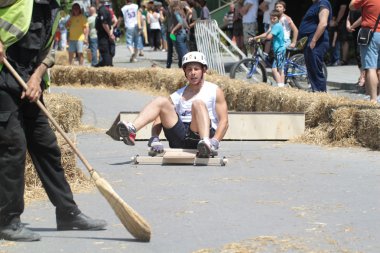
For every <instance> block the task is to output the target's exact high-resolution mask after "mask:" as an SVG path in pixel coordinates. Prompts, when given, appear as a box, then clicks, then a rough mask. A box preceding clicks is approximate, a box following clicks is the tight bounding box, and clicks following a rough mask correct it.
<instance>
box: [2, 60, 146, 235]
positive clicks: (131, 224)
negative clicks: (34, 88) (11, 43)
mask: <svg viewBox="0 0 380 253" xmlns="http://www.w3.org/2000/svg"><path fill="white" fill-rule="evenodd" d="M3 62H4V65H5V66H6V67H7V68H8V70H9V71H10V72H11V73H12V75H13V76H14V77H15V78H16V79H17V81H18V82H19V84H20V85H21V86H22V87H23V88H24V90H26V89H27V88H28V86H27V84H26V83H25V82H24V80H23V79H22V78H21V77H20V75H19V74H18V73H17V72H16V71H15V69H14V68H13V67H12V66H11V65H10V64H9V62H8V60H7V59H5V58H3ZM36 103H37V106H38V107H39V108H40V109H41V110H42V111H43V112H44V113H45V114H46V116H47V117H48V118H49V120H50V121H51V122H52V124H53V125H54V127H55V128H56V129H57V130H58V132H59V133H60V134H61V135H62V137H63V138H64V139H65V140H66V141H67V143H68V144H69V145H70V147H71V148H72V149H73V150H74V152H75V153H76V154H77V156H78V157H79V159H80V160H81V161H82V163H83V164H84V165H85V166H86V168H87V170H88V172H89V173H90V175H91V177H92V179H93V180H94V181H95V185H96V187H97V188H98V190H99V191H100V193H101V194H102V195H103V196H104V197H105V199H106V200H107V201H108V203H109V204H110V206H111V207H112V209H113V210H114V212H115V214H116V215H117V217H118V218H119V220H120V221H121V223H122V224H123V225H124V227H125V228H126V229H127V230H128V231H129V232H130V233H131V234H132V235H133V236H134V237H135V238H136V239H138V240H141V241H144V242H148V241H149V240H150V234H151V231H150V226H149V224H148V223H147V222H146V221H145V220H144V218H143V217H141V216H140V215H139V214H138V213H137V212H136V211H135V210H133V209H132V208H131V207H130V206H129V205H128V204H127V203H125V202H124V200H123V199H122V198H121V197H120V196H119V195H118V194H117V193H116V192H115V191H114V190H113V189H112V186H111V185H110V184H109V183H108V182H107V181H106V180H105V179H104V178H102V177H100V175H99V174H98V173H97V172H96V171H95V170H94V169H93V168H92V166H91V165H90V164H89V162H88V161H87V159H86V158H85V157H84V156H83V155H82V153H81V152H80V151H79V150H78V149H77V148H76V147H75V145H74V143H73V142H72V141H71V140H70V139H69V138H68V136H67V135H66V133H65V132H64V131H63V130H62V128H61V127H60V126H59V125H58V123H57V122H56V121H55V119H54V118H53V117H52V115H51V114H50V113H49V111H48V110H47V109H46V107H45V106H44V105H43V104H42V103H41V101H39V100H38V101H37V102H36Z"/></svg>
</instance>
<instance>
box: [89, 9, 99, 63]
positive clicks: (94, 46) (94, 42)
mask: <svg viewBox="0 0 380 253" xmlns="http://www.w3.org/2000/svg"><path fill="white" fill-rule="evenodd" d="M95 20H96V9H95V7H93V6H91V7H90V16H89V17H88V18H87V22H88V29H89V33H88V47H89V48H90V51H91V66H92V67H95V66H96V64H98V35H97V32H96V28H95Z"/></svg>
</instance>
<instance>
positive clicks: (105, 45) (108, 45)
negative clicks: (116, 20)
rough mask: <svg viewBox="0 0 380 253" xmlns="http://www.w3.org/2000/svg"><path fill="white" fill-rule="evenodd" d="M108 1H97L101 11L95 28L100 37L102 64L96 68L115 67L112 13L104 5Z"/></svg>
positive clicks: (99, 46)
mask: <svg viewBox="0 0 380 253" xmlns="http://www.w3.org/2000/svg"><path fill="white" fill-rule="evenodd" d="M105 2H107V1H106V0H97V3H98V6H99V9H98V15H97V17H96V20H95V28H96V31H97V35H98V49H99V53H100V56H101V60H100V62H99V63H98V64H97V65H96V67H103V66H113V64H112V57H113V56H112V53H111V50H112V46H113V44H114V43H115V36H114V35H113V32H112V17H111V13H110V12H109V10H108V9H107V7H106V6H105V5H104V3H105Z"/></svg>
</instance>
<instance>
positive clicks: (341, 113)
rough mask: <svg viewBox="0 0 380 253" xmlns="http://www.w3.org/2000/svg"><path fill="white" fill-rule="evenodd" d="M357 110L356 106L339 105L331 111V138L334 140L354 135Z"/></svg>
mask: <svg viewBox="0 0 380 253" xmlns="http://www.w3.org/2000/svg"><path fill="white" fill-rule="evenodd" d="M357 112H358V108H353V107H341V108H338V109H336V110H334V111H333V113H332V127H333V129H332V131H331V134H332V136H331V138H332V139H333V140H334V141H341V140H342V139H345V138H352V137H355V134H356V114H357Z"/></svg>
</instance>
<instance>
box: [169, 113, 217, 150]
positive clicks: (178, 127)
mask: <svg viewBox="0 0 380 253" xmlns="http://www.w3.org/2000/svg"><path fill="white" fill-rule="evenodd" d="M163 129H164V133H165V137H166V139H167V140H168V142H169V147H170V148H184V149H196V148H197V145H198V142H199V141H200V137H199V134H198V133H196V132H193V131H191V129H190V123H183V122H182V120H181V119H180V118H179V117H178V121H177V123H176V124H175V125H174V126H173V127H172V128H170V129H168V128H165V127H164V128H163ZM214 135H215V129H214V128H212V127H211V126H210V138H212V137H213V136H214Z"/></svg>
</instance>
